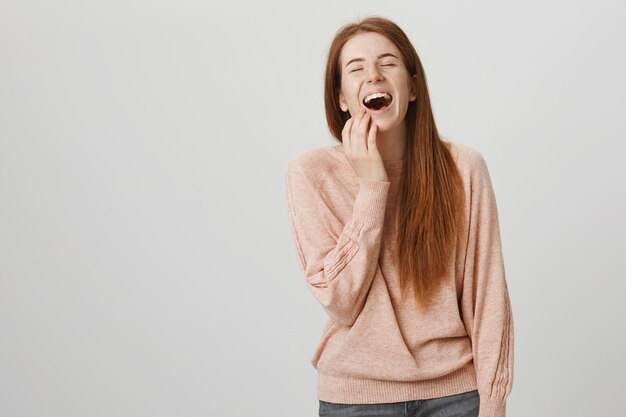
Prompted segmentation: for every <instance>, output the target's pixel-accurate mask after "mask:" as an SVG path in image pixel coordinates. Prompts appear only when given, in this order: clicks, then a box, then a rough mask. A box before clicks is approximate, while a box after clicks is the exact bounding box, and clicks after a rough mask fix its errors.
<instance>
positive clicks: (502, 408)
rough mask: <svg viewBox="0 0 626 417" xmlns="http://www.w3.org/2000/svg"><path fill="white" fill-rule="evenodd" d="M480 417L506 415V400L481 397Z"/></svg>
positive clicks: (503, 416)
mask: <svg viewBox="0 0 626 417" xmlns="http://www.w3.org/2000/svg"><path fill="white" fill-rule="evenodd" d="M478 417H506V402H500V401H489V399H483V398H482V397H481V398H480V409H479V411H478Z"/></svg>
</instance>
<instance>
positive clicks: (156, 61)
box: [0, 0, 626, 417]
mask: <svg viewBox="0 0 626 417" xmlns="http://www.w3.org/2000/svg"><path fill="white" fill-rule="evenodd" d="M380 4H381V3H380V2H371V1H346V2H316V3H315V4H313V3H308V4H306V3H302V4H297V3H296V2H287V1H284V2H258V3H257V2H255V3H253V2H247V3H241V2H232V3H230V2H229V3H228V5H226V3H224V4H213V3H211V2H206V1H177V2H174V1H169V2H166V1H138V0H131V1H128V0H125V1H107V2H104V1H100V2H94V1H92V2H81V1H55V2H44V1H19V2H18V1H3V2H2V3H0V60H1V62H0V64H1V65H0V193H1V194H0V196H1V197H0V199H1V200H0V415H2V416H11V417H20V416H47V417H51V416H59V417H61V416H62V417H71V416H90V417H97V416H107V417H109V416H129V417H130V416H132V417H136V416H150V417H158V416H186V417H191V416H249V415H254V416H272V417H273V416H314V415H317V405H318V404H317V400H316V391H315V388H316V387H315V384H316V373H315V370H314V369H313V367H312V366H311V364H310V363H309V359H310V357H311V356H312V354H313V352H314V348H315V347H316V344H317V342H318V340H319V337H320V336H321V330H322V326H323V324H324V322H325V320H326V315H325V313H324V312H323V309H322V308H321V306H320V305H319V304H318V303H317V301H316V300H315V298H314V297H313V296H312V294H311V293H310V292H309V291H308V290H307V289H306V287H305V285H304V283H303V281H302V277H301V275H300V271H299V269H298V265H297V263H296V262H297V258H296V254H295V249H294V247H293V243H292V241H291V236H290V234H289V227H288V223H287V209H286V203H285V190H284V169H285V167H286V161H287V160H288V159H289V158H290V157H291V156H292V155H294V154H295V153H297V152H300V151H302V150H305V149H309V148H312V147H318V146H326V145H331V144H334V142H333V140H332V139H331V136H330V133H329V132H328V131H327V128H326V122H325V118H324V109H323V101H322V94H323V89H322V81H323V69H324V65H325V62H324V59H325V56H326V52H327V48H328V46H329V44H330V41H331V39H332V37H333V35H334V33H335V31H336V30H337V29H338V28H339V27H340V26H341V25H343V24H344V23H347V22H349V21H352V20H354V19H357V18H360V17H364V16H367V15H369V14H380V15H383V16H386V17H389V18H391V19H393V20H395V21H396V22H397V23H398V24H399V25H400V26H401V27H402V28H403V29H404V30H405V31H406V32H407V34H408V35H409V37H410V38H411V39H412V41H413V42H414V45H415V47H416V49H417V51H418V54H419V55H420V57H421V59H422V61H423V64H424V67H425V71H426V74H427V79H428V85H429V88H430V92H431V99H432V102H433V107H434V111H435V117H436V121H437V123H438V127H439V129H440V131H441V133H442V135H443V136H444V137H446V138H448V139H450V140H453V141H458V142H462V143H464V144H467V145H469V146H472V147H474V148H476V149H477V150H479V151H480V152H481V153H482V154H483V156H484V157H485V159H486V161H487V164H488V166H489V169H490V173H491V176H492V181H493V185H494V189H495V192H496V196H497V202H498V209H499V216H500V224H501V235H502V243H503V251H504V257H505V263H506V267H507V280H508V284H509V290H510V295H511V301H512V306H513V313H514V320H515V330H516V334H515V339H516V345H515V348H516V350H515V375H514V376H515V379H514V384H513V392H512V394H511V396H510V397H509V401H508V402H507V410H508V416H510V417H523V416H533V417H543V416H546V417H548V416H550V417H552V416H591V415H594V416H621V415H623V393H622V389H623V388H624V383H623V381H624V374H625V373H626V367H625V359H624V352H625V351H626V346H625V331H624V328H625V327H626V326H624V318H625V314H624V312H623V296H624V290H625V286H624V278H625V275H626V274H625V273H624V268H623V260H624V254H625V245H624V238H625V236H626V233H625V229H626V227H625V222H624V213H625V212H626V203H625V199H624V188H625V187H624V180H625V179H626V172H625V168H624V163H623V157H624V151H625V150H626V146H625V145H624V140H625V138H624V131H625V126H624V125H625V121H624V120H625V118H624V102H625V100H626V94H625V93H626V82H625V81H624V78H623V77H624V74H625V73H626V62H625V60H626V59H625V54H624V43H623V42H622V41H619V40H620V39H624V37H625V36H626V33H625V32H626V29H624V26H623V22H624V19H625V18H626V13H625V8H624V6H623V3H621V2H618V1H596V2H583V1H558V2H557V1H551V2H550V1H524V2H515V3H513V2H497V1H489V2H486V1H471V2H468V1H443V2H442V1H437V2H435V1H432V2H423V1H422V2H415V1H410V2H408V1H407V2H395V3H394V4H392V5H388V6H385V7H382V6H381V5H380Z"/></svg>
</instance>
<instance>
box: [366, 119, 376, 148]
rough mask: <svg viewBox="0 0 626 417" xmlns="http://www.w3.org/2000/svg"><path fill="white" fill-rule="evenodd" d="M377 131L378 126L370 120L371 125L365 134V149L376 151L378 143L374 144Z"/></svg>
mask: <svg viewBox="0 0 626 417" xmlns="http://www.w3.org/2000/svg"><path fill="white" fill-rule="evenodd" d="M377 132H378V126H377V125H376V123H375V122H374V120H372V126H371V127H370V129H369V133H368V135H367V150H368V151H370V152H372V151H376V152H378V145H377V144H376V133H377Z"/></svg>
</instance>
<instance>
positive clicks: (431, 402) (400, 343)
mask: <svg viewBox="0 0 626 417" xmlns="http://www.w3.org/2000/svg"><path fill="white" fill-rule="evenodd" d="M325 105H326V117H327V121H328V125H329V128H330V131H331V132H332V134H333V135H334V137H335V138H337V140H338V141H340V142H341V144H340V145H336V146H328V147H322V148H316V149H312V150H307V151H304V152H301V153H299V154H298V155H296V156H294V157H293V158H292V159H291V160H290V161H289V163H288V166H287V170H286V191H287V202H288V208H289V221H290V226H291V232H292V235H293V240H294V243H295V247H296V252H297V256H298V259H299V261H300V265H301V267H302V272H303V275H304V282H305V284H306V285H307V287H308V288H309V290H310V291H311V292H312V293H313V295H314V296H315V297H316V298H317V300H318V301H319V302H320V304H321V305H322V307H323V308H324V310H325V311H326V312H327V314H328V316H329V321H328V323H327V324H326V326H325V329H324V331H323V335H322V337H321V340H320V343H319V345H318V347H317V350H316V352H315V354H314V355H313V357H312V358H311V363H312V365H313V366H314V367H315V368H316V369H317V371H318V386H317V388H318V389H317V390H318V399H319V415H320V416H328V417H333V416H420V417H428V416H447V417H452V416H480V417H492V416H497V417H503V416H505V412H506V411H505V410H506V399H507V397H508V395H509V393H510V392H511V388H512V383H513V316H512V312H511V303H510V299H509V294H508V288H507V283H506V278H505V270H504V263H503V256H502V249H501V242H500V231H499V223H498V214H497V207H496V200H495V195H494V191H493V188H492V184H491V179H490V175H489V171H488V168H487V165H486V163H485V160H484V158H483V157H482V155H481V154H480V153H479V152H478V151H477V150H475V149H473V148H471V147H469V146H467V145H462V144H460V143H457V142H452V141H444V140H442V139H440V137H439V134H438V132H437V129H436V127H435V121H434V118H433V113H432V109H431V106H430V100H429V96H428V90H427V87H426V77H425V75H424V70H423V68H422V65H421V62H420V60H419V57H418V56H417V53H416V51H415V48H414V47H413V46H412V44H411V42H410V41H409V39H408V38H407V36H406V34H405V33H404V32H403V31H402V30H401V29H400V28H399V27H398V26H397V25H396V24H395V23H393V22H392V21H390V20H388V19H385V18H381V17H369V18H366V19H364V20H362V21H361V22H359V23H355V24H349V25H346V26H344V27H343V28H341V29H340V30H339V31H338V33H337V34H336V36H335V38H334V40H333V42H332V44H331V47H330V50H329V55H328V62H327V69H326V79H325ZM410 290H412V291H411V292H410V293H411V294H412V296H411V297H406V295H407V294H409V291H410Z"/></svg>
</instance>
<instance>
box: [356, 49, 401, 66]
mask: <svg viewBox="0 0 626 417" xmlns="http://www.w3.org/2000/svg"><path fill="white" fill-rule="evenodd" d="M386 56H392V57H394V58H395V59H398V57H397V56H395V55H394V54H392V53H391V52H385V53H384V54H380V55H378V57H377V58H378V59H381V58H384V57H386ZM357 61H365V58H353V59H351V60H350V61H348V63H347V64H346V67H347V66H348V65H350V64H351V63H353V62H357Z"/></svg>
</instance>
